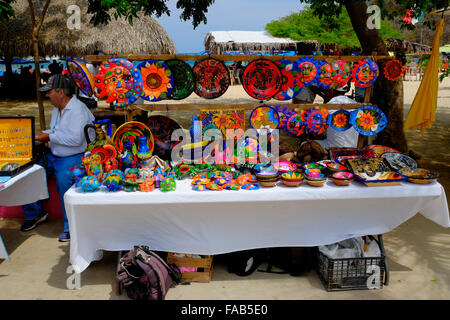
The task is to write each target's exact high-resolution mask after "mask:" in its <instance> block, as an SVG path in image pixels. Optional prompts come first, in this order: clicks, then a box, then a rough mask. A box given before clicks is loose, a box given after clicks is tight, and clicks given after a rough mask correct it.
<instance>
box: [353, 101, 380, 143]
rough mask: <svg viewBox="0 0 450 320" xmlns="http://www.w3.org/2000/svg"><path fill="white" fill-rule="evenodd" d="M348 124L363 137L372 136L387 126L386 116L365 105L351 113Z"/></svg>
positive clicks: (375, 108)
mask: <svg viewBox="0 0 450 320" xmlns="http://www.w3.org/2000/svg"><path fill="white" fill-rule="evenodd" d="M350 123H351V124H352V126H353V128H355V130H356V131H357V132H358V133H359V134H362V135H364V136H372V135H374V134H377V133H378V132H380V131H382V130H383V129H384V128H386V126H387V123H388V121H387V118H386V115H385V114H384V113H383V111H381V110H380V109H378V108H377V107H374V106H371V105H365V106H362V107H359V108H358V109H356V110H355V111H353V112H351V116H350Z"/></svg>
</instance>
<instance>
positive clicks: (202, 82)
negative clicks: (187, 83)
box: [193, 58, 231, 99]
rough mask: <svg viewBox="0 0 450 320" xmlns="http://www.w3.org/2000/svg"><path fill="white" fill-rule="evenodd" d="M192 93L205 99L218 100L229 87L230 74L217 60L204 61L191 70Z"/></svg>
mask: <svg viewBox="0 0 450 320" xmlns="http://www.w3.org/2000/svg"><path fill="white" fill-rule="evenodd" d="M193 72H194V77H195V85H194V92H195V93H196V94H197V95H198V96H200V97H202V98H206V99H214V98H218V97H220V96H221V95H223V94H224V93H225V91H227V89H228V87H229V86H230V83H231V80H230V74H229V72H228V69H227V67H226V66H225V64H224V63H223V62H222V61H220V60H217V59H212V58H208V59H204V60H202V61H199V62H198V63H197V64H196V65H195V66H194V68H193Z"/></svg>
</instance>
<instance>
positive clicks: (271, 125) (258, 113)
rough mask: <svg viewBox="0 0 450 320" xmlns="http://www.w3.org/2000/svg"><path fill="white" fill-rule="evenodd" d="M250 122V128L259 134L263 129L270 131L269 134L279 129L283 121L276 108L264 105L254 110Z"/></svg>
mask: <svg viewBox="0 0 450 320" xmlns="http://www.w3.org/2000/svg"><path fill="white" fill-rule="evenodd" d="M249 122H250V126H251V127H252V128H253V129H254V130H255V131H256V132H257V133H259V132H260V130H261V129H268V131H269V132H272V130H275V129H278V128H279V126H280V123H281V120H280V116H279V114H278V112H277V110H275V108H273V107H270V106H267V105H262V106H259V107H256V108H255V109H253V111H252V113H251V114H250V119H249Z"/></svg>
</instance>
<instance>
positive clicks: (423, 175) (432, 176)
mask: <svg viewBox="0 0 450 320" xmlns="http://www.w3.org/2000/svg"><path fill="white" fill-rule="evenodd" d="M399 173H400V174H402V175H404V176H405V177H407V178H408V181H409V182H412V183H417V184H429V183H432V182H434V181H436V179H437V178H439V173H437V172H431V171H430V170H427V169H422V168H417V169H410V168H403V169H400V170H399Z"/></svg>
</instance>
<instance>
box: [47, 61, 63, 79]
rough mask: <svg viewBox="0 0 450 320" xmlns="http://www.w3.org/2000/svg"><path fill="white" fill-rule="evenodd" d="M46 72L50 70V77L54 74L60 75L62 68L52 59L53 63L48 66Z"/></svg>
mask: <svg viewBox="0 0 450 320" xmlns="http://www.w3.org/2000/svg"><path fill="white" fill-rule="evenodd" d="M48 70H50V73H51V74H52V75H55V74H60V73H62V71H63V67H62V65H61V64H59V63H58V62H56V60H55V59H53V62H52V63H50V64H49V65H48Z"/></svg>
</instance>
